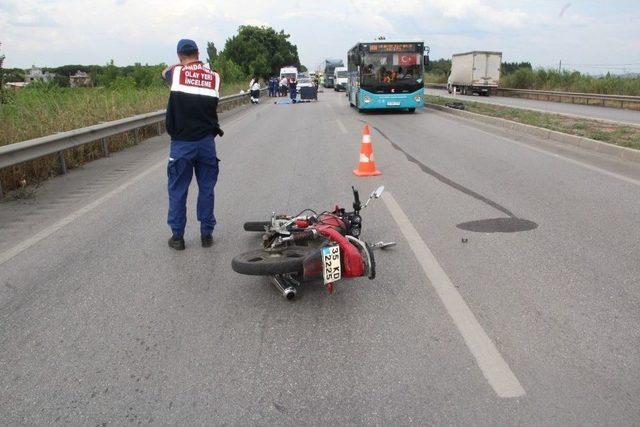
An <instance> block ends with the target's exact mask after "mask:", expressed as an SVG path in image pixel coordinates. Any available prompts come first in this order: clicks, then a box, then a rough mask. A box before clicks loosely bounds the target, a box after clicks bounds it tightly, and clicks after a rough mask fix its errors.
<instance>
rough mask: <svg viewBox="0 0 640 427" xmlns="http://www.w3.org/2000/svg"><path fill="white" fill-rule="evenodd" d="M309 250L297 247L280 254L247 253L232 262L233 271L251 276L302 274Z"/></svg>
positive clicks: (261, 250) (260, 250)
mask: <svg viewBox="0 0 640 427" xmlns="http://www.w3.org/2000/svg"><path fill="white" fill-rule="evenodd" d="M308 253H309V249H308V248H306V249H305V248H298V247H295V246H292V247H289V248H286V249H283V250H282V251H279V252H268V251H265V250H264V249H257V250H255V251H250V252H245V253H242V254H240V255H237V256H236V257H234V258H233V260H232V261H231V268H233V271H235V272H236V273H240V274H248V275H251V276H272V275H274V274H288V273H301V272H302V269H303V261H304V259H305V257H306V256H307V255H308Z"/></svg>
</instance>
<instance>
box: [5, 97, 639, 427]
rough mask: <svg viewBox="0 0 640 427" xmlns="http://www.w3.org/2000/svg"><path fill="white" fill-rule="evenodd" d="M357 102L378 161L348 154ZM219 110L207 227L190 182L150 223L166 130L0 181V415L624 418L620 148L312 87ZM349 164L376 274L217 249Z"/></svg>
mask: <svg viewBox="0 0 640 427" xmlns="http://www.w3.org/2000/svg"><path fill="white" fill-rule="evenodd" d="M265 101H266V100H265ZM364 122H366V123H369V125H370V126H372V128H373V130H372V139H373V143H374V148H375V156H376V159H377V166H378V167H379V168H380V169H381V170H382V171H383V175H381V176H379V177H375V178H355V177H354V176H353V175H352V172H351V171H352V169H353V168H354V167H355V165H356V162H357V159H358V149H359V142H360V139H361V130H362V125H363V123H364ZM222 127H223V128H224V130H225V132H226V133H225V136H224V138H222V139H221V140H219V141H218V152H219V157H220V158H221V160H222V162H221V175H220V180H219V183H218V187H217V192H216V203H217V207H216V213H217V217H218V220H219V224H218V227H217V229H216V232H215V235H214V239H215V243H214V246H213V248H210V249H203V248H201V247H200V245H199V236H198V225H197V223H196V222H195V213H194V211H195V198H194V197H193V196H194V195H195V190H194V191H192V193H191V195H190V201H189V203H190V204H189V207H190V210H189V221H190V222H189V224H188V228H187V235H186V242H187V250H186V251H184V252H175V251H172V250H170V249H169V248H168V247H167V246H166V239H167V238H168V237H169V231H168V228H167V226H166V224H165V220H166V207H167V201H166V194H165V192H166V190H165V187H166V171H165V168H166V160H167V146H168V138H167V137H166V136H163V137H156V138H153V139H151V140H148V141H146V142H144V143H142V144H140V145H139V146H137V147H134V148H132V149H129V150H127V151H125V152H121V153H116V154H113V155H112V156H111V157H110V158H108V159H104V160H98V161H95V162H93V163H91V164H88V165H86V166H85V167H84V168H82V169H80V170H74V171H72V172H70V174H69V175H68V176H66V177H63V178H56V179H53V180H51V181H49V182H48V183H46V184H45V185H44V186H42V187H41V188H40V189H38V191H37V192H36V195H35V198H34V199H30V200H25V201H22V202H6V203H2V204H0V340H1V343H2V345H1V346H0V424H2V425H8V424H27V425H29V424H50V423H52V424H58V425H69V424H87V425H104V424H116V425H117V424H127V423H129V422H131V423H143V424H181V425H192V424H242V425H246V424H286V425H305V424H313V425H338V424H365V423H367V424H392V425H405V424H420V425H425V424H438V425H442V424H454V425H469V424H479V425H505V424H509V425H514V424H515V425H633V424H635V425H637V424H638V423H639V422H640V357H638V349H639V348H640V310H639V307H640V286H638V284H639V282H638V277H640V263H639V262H638V253H640V234H639V232H638V218H639V217H640V197H638V196H639V194H640V168H639V167H638V166H637V165H634V164H628V163H623V162H618V161H615V160H609V159H607V158H605V157H603V156H599V155H598V156H596V155H592V154H589V153H587V152H582V151H580V150H578V149H575V148H565V147H562V146H559V145H551V144H548V143H543V142H541V141H537V140H534V139H518V140H516V139H513V138H509V137H505V136H503V135H500V134H498V133H496V132H493V131H492V130H491V129H489V128H479V127H476V125H474V124H473V123H471V122H467V121H464V120H461V119H458V118H454V117H452V116H449V115H446V114H444V113H439V112H433V111H427V110H423V111H419V112H416V113H415V114H375V113H373V114H358V113H357V112H356V111H354V110H353V109H351V108H349V107H348V106H347V104H346V100H345V97H344V94H335V93H333V92H331V91H330V92H325V93H324V94H321V98H320V101H319V102H317V103H312V104H304V105H274V104H273V103H269V102H264V103H263V104H262V105H259V106H251V107H246V108H242V109H239V110H237V111H236V112H234V113H231V114H225V115H224V116H223V118H222ZM194 185H195V184H194ZM351 185H357V186H358V187H359V188H360V189H361V191H362V193H368V192H370V191H371V190H373V189H374V188H375V187H377V186H378V185H385V186H386V192H385V194H384V195H383V198H382V200H375V201H374V202H372V203H371V204H370V205H369V207H368V208H367V209H366V210H365V211H363V217H364V228H363V237H364V238H365V239H366V240H369V241H378V240H396V241H397V242H398V246H397V247H396V248H394V249H393V250H391V251H388V252H381V253H378V254H377V261H378V277H377V278H376V279H375V280H373V281H369V280H368V279H358V280H353V281H351V282H344V283H339V284H338V285H337V289H336V292H335V293H334V294H333V295H329V294H328V293H327V292H326V290H325V289H323V288H322V287H306V288H303V289H302V290H301V291H300V293H299V298H298V300H296V301H295V302H288V301H286V300H285V299H284V298H283V297H282V296H281V295H279V294H277V293H276V292H275V290H274V289H273V287H272V286H271V285H270V284H269V283H268V282H267V281H266V280H263V279H261V278H256V277H249V276H241V275H238V274H236V273H234V272H233V271H232V270H231V266H230V264H231V259H232V257H233V256H234V255H235V254H237V253H239V252H242V251H246V250H250V249H253V248H255V247H256V245H257V244H258V240H259V238H258V236H256V235H254V234H248V233H245V232H243V231H242V223H243V222H244V221H246V220H262V219H266V218H268V217H269V215H270V214H271V212H272V211H277V212H290V213H296V212H298V211H300V210H301V209H302V208H306V207H310V208H315V209H320V210H323V209H330V208H332V207H333V204H334V203H336V202H339V203H342V204H344V205H346V206H349V205H350V203H351V193H350V192H351V189H350V186H351ZM504 231H512V232H504ZM463 239H466V240H465V242H466V243H463Z"/></svg>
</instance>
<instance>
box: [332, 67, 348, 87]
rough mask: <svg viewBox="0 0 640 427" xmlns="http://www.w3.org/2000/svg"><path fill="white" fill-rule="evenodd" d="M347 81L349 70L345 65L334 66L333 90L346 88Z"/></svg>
mask: <svg viewBox="0 0 640 427" xmlns="http://www.w3.org/2000/svg"><path fill="white" fill-rule="evenodd" d="M348 83H349V71H348V70H347V67H336V69H335V70H333V90H335V91H336V92H339V91H341V90H347V84H348Z"/></svg>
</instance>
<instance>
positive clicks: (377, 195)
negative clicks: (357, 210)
mask: <svg viewBox="0 0 640 427" xmlns="http://www.w3.org/2000/svg"><path fill="white" fill-rule="evenodd" d="M383 192H384V185H381V186H380V187H378V188H376V191H374V192H373V193H371V198H373V199H379V198H380V196H382V193H383Z"/></svg>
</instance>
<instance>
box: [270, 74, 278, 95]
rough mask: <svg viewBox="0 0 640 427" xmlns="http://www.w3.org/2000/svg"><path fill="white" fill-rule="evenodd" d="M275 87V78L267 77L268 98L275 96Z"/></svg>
mask: <svg viewBox="0 0 640 427" xmlns="http://www.w3.org/2000/svg"><path fill="white" fill-rule="evenodd" d="M276 86H277V81H276V80H275V77H273V76H271V77H269V97H270V98H272V97H274V96H276Z"/></svg>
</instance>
